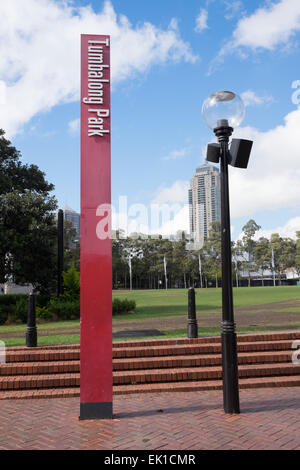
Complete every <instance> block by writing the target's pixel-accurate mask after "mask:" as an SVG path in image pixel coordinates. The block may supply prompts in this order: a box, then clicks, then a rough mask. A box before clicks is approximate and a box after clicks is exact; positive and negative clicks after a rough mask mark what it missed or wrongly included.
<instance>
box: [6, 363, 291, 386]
mask: <svg viewBox="0 0 300 470" xmlns="http://www.w3.org/2000/svg"><path fill="white" fill-rule="evenodd" d="M297 374H299V376H300V365H296V364H291V363H290V364H289V363H283V364H261V365H256V366H253V365H242V366H240V367H239V377H240V378H243V377H244V378H246V377H249V378H250V377H270V376H282V375H286V376H287V375H297ZM221 378H222V369H221V367H195V368H191V367H190V368H181V369H163V370H162V369H153V370H142V371H122V372H114V374H113V383H114V385H130V384H132V385H135V384H140V383H151V384H152V383H159V382H182V381H193V380H195V381H197V380H220V379H221ZM79 385H80V374H79V373H66V374H41V375H20V376H4V377H0V390H2V391H3V390H22V389H32V388H35V389H38V388H53V387H65V388H67V387H79Z"/></svg>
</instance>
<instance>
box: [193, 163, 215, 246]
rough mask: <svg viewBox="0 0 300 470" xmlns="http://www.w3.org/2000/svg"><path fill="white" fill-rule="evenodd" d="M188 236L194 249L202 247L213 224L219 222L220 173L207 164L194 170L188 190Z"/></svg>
mask: <svg viewBox="0 0 300 470" xmlns="http://www.w3.org/2000/svg"><path fill="white" fill-rule="evenodd" d="M188 197H189V209H190V212H189V216H190V234H191V237H192V239H193V240H194V245H195V249H199V248H201V247H202V245H203V243H204V241H205V240H206V238H207V237H208V235H209V230H210V226H211V224H212V223H213V222H216V221H220V220H221V202H220V173H219V170H218V169H217V168H216V167H214V166H212V165H209V164H204V165H201V166H199V167H197V168H196V172H195V174H194V176H193V177H192V178H191V184H190V189H189V195H188Z"/></svg>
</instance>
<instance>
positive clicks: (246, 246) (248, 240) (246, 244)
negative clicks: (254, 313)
mask: <svg viewBox="0 0 300 470" xmlns="http://www.w3.org/2000/svg"><path fill="white" fill-rule="evenodd" d="M260 229H261V227H260V225H257V223H256V222H255V220H253V219H250V220H249V222H247V223H246V225H244V227H243V228H242V230H243V232H244V235H243V237H242V246H241V247H240V248H241V251H242V250H244V251H245V252H246V253H247V255H248V259H245V255H244V254H243V255H242V256H243V258H244V261H243V268H244V269H245V271H247V272H248V287H250V285H251V272H253V271H254V270H255V266H254V264H253V250H254V247H255V241H254V235H255V233H256V232H257V231H258V230H260Z"/></svg>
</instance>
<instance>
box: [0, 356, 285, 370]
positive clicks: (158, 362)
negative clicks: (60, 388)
mask: <svg viewBox="0 0 300 470" xmlns="http://www.w3.org/2000/svg"><path fill="white" fill-rule="evenodd" d="M292 352H293V351H292V350H290V351H268V352H261V353H260V352H258V353H257V352H255V353H251V354H249V353H240V354H239V355H238V363H239V364H241V365H242V364H269V363H284V362H289V361H290V360H291V357H292ZM220 365H222V357H221V355H220V354H202V355H196V354H195V355H192V356H175V357H173V356H163V357H153V358H142V359H141V358H133V359H130V360H128V359H115V360H114V361H113V369H114V371H130V370H131V371H132V370H147V369H158V368H160V369H171V368H180V367H209V366H220ZM79 371H80V361H79V360H75V361H74V360H70V361H42V362H15V363H7V364H3V365H1V367H0V376H2V377H3V376H12V375H38V374H44V375H45V374H55V373H60V374H63V373H71V372H79Z"/></svg>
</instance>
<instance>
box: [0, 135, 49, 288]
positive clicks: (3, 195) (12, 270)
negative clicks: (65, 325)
mask: <svg viewBox="0 0 300 470" xmlns="http://www.w3.org/2000/svg"><path fill="white" fill-rule="evenodd" d="M53 189H54V186H53V185H52V184H50V183H48V182H47V181H46V179H45V174H44V173H43V172H42V171H41V170H39V168H38V167H37V166H36V165H28V164H25V163H23V162H22V161H21V154H20V152H19V151H18V150H16V148H15V147H13V146H12V144H11V142H10V141H9V140H7V139H6V138H5V137H4V131H3V130H1V129H0V282H2V283H3V282H6V281H7V280H13V281H14V282H16V283H18V284H25V283H31V284H33V285H34V287H35V288H37V289H40V290H43V289H50V288H51V285H52V284H53V279H54V278H55V269H56V256H55V247H56V224H55V220H54V210H55V209H56V207H57V204H56V200H55V198H54V196H51V195H50V193H51V191H52V190H53Z"/></svg>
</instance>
